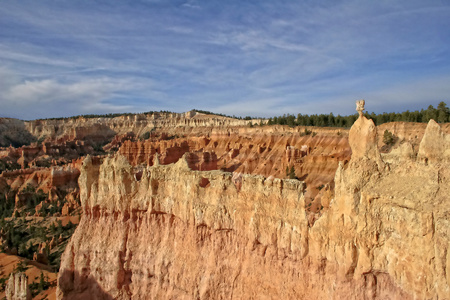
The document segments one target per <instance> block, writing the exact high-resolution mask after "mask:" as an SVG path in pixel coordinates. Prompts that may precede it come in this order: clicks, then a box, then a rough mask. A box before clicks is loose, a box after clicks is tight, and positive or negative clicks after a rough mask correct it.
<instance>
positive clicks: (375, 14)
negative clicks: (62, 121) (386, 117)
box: [0, 0, 450, 119]
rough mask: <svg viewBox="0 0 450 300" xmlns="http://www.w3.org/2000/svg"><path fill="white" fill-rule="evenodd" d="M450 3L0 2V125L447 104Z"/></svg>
mask: <svg viewBox="0 0 450 300" xmlns="http://www.w3.org/2000/svg"><path fill="white" fill-rule="evenodd" d="M449 28H450V1H444V0H443V1H434V0H432V1H414V0H407V1H394V0H390V1H383V0H380V1H363V0H354V1H312V0H306V1H272V0H270V1H264V0H262V1H244V0H241V1H232V0H230V1H215V0H208V1H195V0H183V1H181V0H180V1H168V0H167V1H162V0H161V1H158V0H147V1H144V0H141V1H138V0H133V1H131V0H129V1H93V0H80V1H69V0H65V1H63V0H61V1H46V0H40V1H15V0H14V1H13V0H5V1H2V0H0V116H1V117H15V118H20V119H34V118H45V117H59V116H72V115H78V114H89V113H110V112H145V111H150V110H157V111H159V110H169V111H175V112H184V111H188V110H190V109H193V108H197V109H203V110H210V111H213V112H217V113H224V114H228V115H238V116H246V115H251V116H261V117H267V116H274V115H281V114H285V113H291V114H297V113H302V114H311V113H329V112H333V113H335V114H351V113H354V112H355V110H354V108H355V105H354V103H355V101H356V100H357V99H365V100H366V108H367V110H368V111H370V112H371V111H375V112H384V111H386V112H390V111H404V110H406V109H410V110H415V109H420V108H426V107H427V106H428V105H429V104H432V105H435V106H436V105H437V103H439V102H440V101H445V102H447V104H449V105H450V97H449V96H450V30H449Z"/></svg>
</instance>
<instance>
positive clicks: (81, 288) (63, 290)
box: [57, 270, 114, 300]
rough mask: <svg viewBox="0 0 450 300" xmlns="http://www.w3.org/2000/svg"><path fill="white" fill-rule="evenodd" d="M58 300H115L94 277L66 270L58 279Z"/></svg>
mask: <svg viewBox="0 0 450 300" xmlns="http://www.w3.org/2000/svg"><path fill="white" fill-rule="evenodd" d="M57 299H65V300H82V299H102V300H112V299H114V298H113V297H112V296H111V295H110V294H108V293H107V292H105V291H104V290H103V288H102V287H101V286H100V285H99V284H98V282H97V281H96V280H95V279H94V278H93V277H92V276H85V275H82V274H80V273H78V272H77V271H70V270H64V271H62V273H61V274H60V275H59V277H58V290H57Z"/></svg>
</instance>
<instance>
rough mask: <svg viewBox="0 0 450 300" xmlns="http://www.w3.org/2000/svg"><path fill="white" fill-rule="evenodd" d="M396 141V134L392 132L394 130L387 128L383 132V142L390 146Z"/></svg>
mask: <svg viewBox="0 0 450 300" xmlns="http://www.w3.org/2000/svg"><path fill="white" fill-rule="evenodd" d="M394 142H395V138H394V135H393V134H392V132H390V131H388V130H387V129H386V130H385V131H384V134H383V143H384V144H385V145H388V146H389V145H392V144H393V143H394Z"/></svg>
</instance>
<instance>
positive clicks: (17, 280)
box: [5, 272, 31, 300]
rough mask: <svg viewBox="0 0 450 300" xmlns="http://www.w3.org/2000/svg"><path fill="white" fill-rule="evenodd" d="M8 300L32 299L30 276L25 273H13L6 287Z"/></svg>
mask: <svg viewBox="0 0 450 300" xmlns="http://www.w3.org/2000/svg"><path fill="white" fill-rule="evenodd" d="M5 290H6V299H7V300H30V299H31V293H30V291H29V289H28V278H27V276H26V275H25V274H24V273H21V272H19V273H11V275H10V276H9V280H8V283H7V284H6V287H5Z"/></svg>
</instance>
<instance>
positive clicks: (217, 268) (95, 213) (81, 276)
mask: <svg viewBox="0 0 450 300" xmlns="http://www.w3.org/2000/svg"><path fill="white" fill-rule="evenodd" d="M436 130H437V128H435V126H434V125H433V124H432V125H429V126H428V127H427V130H426V132H425V134H424V136H434V135H435V131H436ZM439 136H443V137H444V140H446V137H445V135H444V134H441V133H439ZM425 140H426V139H425V138H424V141H425ZM349 142H350V146H351V148H352V150H353V154H352V158H351V160H350V162H349V164H348V166H346V167H344V165H343V164H342V163H341V164H340V165H339V167H338V170H337V171H336V175H335V197H334V199H333V200H331V202H330V203H329V206H328V208H327V209H326V210H324V211H323V212H322V213H321V214H320V216H319V217H318V218H317V220H315V222H309V220H308V218H307V214H306V210H305V200H304V185H303V183H302V182H301V181H297V180H280V179H271V178H265V177H263V176H257V175H256V176H253V175H237V174H234V175H233V174H232V173H227V172H221V171H192V170H190V168H189V166H188V163H187V162H186V160H185V159H181V160H179V161H178V162H177V163H176V164H170V165H160V164H159V163H158V161H157V160H155V163H154V165H153V166H145V167H140V168H139V167H133V166H132V165H131V164H130V163H129V162H128V160H127V159H126V158H125V157H124V156H121V155H117V156H115V157H110V158H105V159H104V160H103V162H102V163H100V162H95V161H93V160H92V159H91V158H90V157H88V158H87V159H86V160H85V161H84V163H83V167H82V171H81V175H80V178H79V184H80V193H81V201H82V206H83V209H84V215H83V217H82V220H81V222H80V225H79V226H78V228H77V230H76V231H75V234H74V235H73V237H72V239H71V241H70V242H69V244H68V246H67V248H66V250H65V252H64V254H63V257H62V260H61V269H60V273H59V279H58V292H57V293H58V298H59V299H84V298H83V297H87V296H90V297H95V298H96V299H113V298H114V299H149V298H150V299H222V298H230V299H233V298H234V299H311V298H315V299H446V298H448V295H449V294H450V287H449V285H450V271H449V270H450V251H449V247H450V235H449V232H450V219H449V216H450V208H449V205H448V195H449V193H450V171H449V170H450V168H449V165H448V162H446V161H443V160H435V159H433V155H434V153H436V152H435V151H434V150H425V148H426V149H436V148H437V149H441V148H440V147H439V146H435V147H432V146H431V145H429V143H433V142H435V143H439V142H440V140H434V141H429V142H427V144H428V145H427V146H425V142H423V143H424V146H422V144H421V149H423V150H422V151H419V152H420V157H421V158H420V159H418V160H417V161H416V160H415V159H414V158H410V157H409V158H407V157H406V158H404V159H403V160H402V161H401V162H399V163H396V162H395V160H392V162H391V163H389V162H386V161H384V160H383V157H382V156H381V155H380V153H379V151H378V148H377V147H376V142H377V131H376V127H375V126H374V125H373V122H372V121H369V120H367V119H366V118H364V117H360V118H359V119H358V120H357V122H356V123H355V124H354V125H353V127H352V130H351V131H350V137H349ZM423 147H425V148H423ZM444 152H445V150H444ZM425 158H428V159H425Z"/></svg>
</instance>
